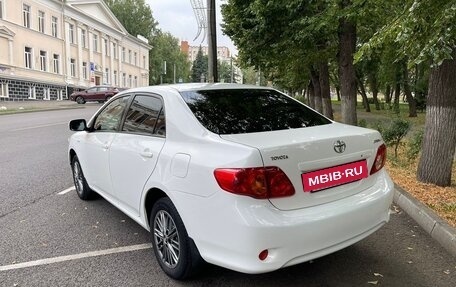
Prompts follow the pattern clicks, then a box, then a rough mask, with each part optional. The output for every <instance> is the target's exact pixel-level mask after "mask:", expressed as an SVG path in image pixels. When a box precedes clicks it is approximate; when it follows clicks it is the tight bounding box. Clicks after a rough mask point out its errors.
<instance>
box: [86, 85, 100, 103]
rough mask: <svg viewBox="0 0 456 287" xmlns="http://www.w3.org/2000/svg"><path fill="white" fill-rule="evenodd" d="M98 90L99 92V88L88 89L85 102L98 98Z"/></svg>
mask: <svg viewBox="0 0 456 287" xmlns="http://www.w3.org/2000/svg"><path fill="white" fill-rule="evenodd" d="M97 90H98V88H97V87H92V88H90V89H87V90H86V94H85V96H84V98H85V100H86V101H91V100H93V99H94V98H95V97H96V95H97Z"/></svg>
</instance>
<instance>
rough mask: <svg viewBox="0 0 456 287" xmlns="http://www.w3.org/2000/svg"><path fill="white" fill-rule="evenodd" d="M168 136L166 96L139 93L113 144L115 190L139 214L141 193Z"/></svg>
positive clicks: (130, 210)
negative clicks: (162, 97) (164, 102)
mask: <svg viewBox="0 0 456 287" xmlns="http://www.w3.org/2000/svg"><path fill="white" fill-rule="evenodd" d="M165 140H166V124H165V110H164V106H163V100H162V99H161V98H160V97H159V96H156V95H148V94H136V95H135V97H134V99H133V101H132V102H131V104H130V106H129V108H128V111H127V113H126V116H125V121H124V123H123V125H122V131H121V132H120V133H119V134H118V135H117V136H116V137H115V139H114V141H113V142H112V145H111V148H110V170H111V178H112V183H113V187H114V192H115V195H116V197H117V199H118V200H119V202H120V205H121V206H122V207H123V209H124V212H126V213H127V214H129V215H131V216H139V206H140V201H141V195H142V191H143V188H144V185H145V183H146V181H147V179H148V178H149V177H150V175H151V174H152V172H153V171H154V169H155V166H156V164H157V160H158V156H159V154H160V152H161V150H162V148H163V145H164V143H165Z"/></svg>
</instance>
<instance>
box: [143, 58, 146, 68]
mask: <svg viewBox="0 0 456 287" xmlns="http://www.w3.org/2000/svg"><path fill="white" fill-rule="evenodd" d="M143 68H144V69H145V68H146V56H143Z"/></svg>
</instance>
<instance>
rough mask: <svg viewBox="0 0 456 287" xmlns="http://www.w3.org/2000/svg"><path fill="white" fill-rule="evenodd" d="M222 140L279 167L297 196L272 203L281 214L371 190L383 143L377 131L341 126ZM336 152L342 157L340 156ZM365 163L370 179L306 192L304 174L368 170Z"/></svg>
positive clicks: (249, 135) (283, 131)
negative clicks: (248, 149) (247, 148)
mask: <svg viewBox="0 0 456 287" xmlns="http://www.w3.org/2000/svg"><path fill="white" fill-rule="evenodd" d="M221 138H223V139H225V140H228V141H232V142H236V143H240V144H244V145H248V146H251V147H255V148H257V149H258V150H259V151H260V153H261V156H262V158H263V163H264V166H277V167H279V168H281V169H282V170H283V171H284V172H285V173H286V175H287V176H288V178H289V179H290V181H291V183H292V184H293V186H294V188H295V194H294V195H293V196H289V197H283V198H273V199H270V201H271V203H272V204H273V205H274V206H275V207H277V208H278V209H281V210H293V209H299V208H306V207H310V206H315V205H319V204H324V203H327V202H331V201H335V200H339V199H341V198H345V197H348V196H352V195H354V194H356V193H359V192H360V191H362V190H365V189H367V188H369V187H371V186H372V185H373V184H374V182H375V177H376V175H377V174H374V175H373V176H370V175H369V173H370V170H371V168H372V165H373V162H374V159H375V156H376V153H377V149H378V147H379V146H380V145H381V144H382V143H383V140H382V139H381V136H380V134H379V133H378V132H377V131H374V130H369V129H365V128H360V127H355V126H349V125H344V124H339V123H332V124H328V125H322V126H317V127H308V128H300V129H288V130H279V131H272V132H260V133H245V134H231V135H221ZM340 141H342V142H343V143H345V150H344V151H343V152H340V151H341V150H340V146H341V145H343V144H342V142H340ZM335 145H337V146H338V147H335ZM336 149H337V150H338V151H339V152H340V153H338V152H336ZM364 161H365V162H366V163H367V178H363V179H361V180H356V181H353V182H350V183H343V184H341V185H338V186H333V187H329V188H325V189H322V190H319V191H314V192H309V191H304V185H303V177H302V174H305V173H309V172H314V171H320V170H322V169H328V168H333V167H336V166H342V167H344V166H345V165H346V164H350V163H355V162H360V163H362V164H363V165H364V169H365V167H366V165H365V164H364ZM347 166H350V165H347ZM246 167H247V166H246ZM328 170H330V169H328ZM365 172H366V171H365ZM315 180H316V179H315ZM307 189H308V187H307Z"/></svg>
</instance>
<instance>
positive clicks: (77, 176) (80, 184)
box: [71, 155, 94, 200]
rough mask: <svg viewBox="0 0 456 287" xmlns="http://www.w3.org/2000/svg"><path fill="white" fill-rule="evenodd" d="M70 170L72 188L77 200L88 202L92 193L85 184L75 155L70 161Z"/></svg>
mask: <svg viewBox="0 0 456 287" xmlns="http://www.w3.org/2000/svg"><path fill="white" fill-rule="evenodd" d="M71 170H72V171H73V181H74V186H75V188H76V193H77V194H78V196H79V198H80V199H82V200H88V199H90V198H92V196H93V193H94V192H93V191H92V190H91V189H90V187H89V185H88V184H87V181H86V179H85V177H84V173H83V172H82V168H81V164H80V163H79V159H78V157H77V156H76V155H75V156H74V157H73V160H72V161H71Z"/></svg>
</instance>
